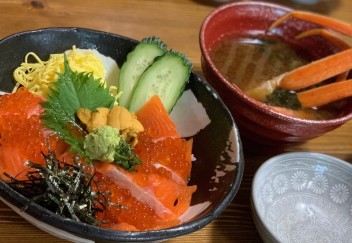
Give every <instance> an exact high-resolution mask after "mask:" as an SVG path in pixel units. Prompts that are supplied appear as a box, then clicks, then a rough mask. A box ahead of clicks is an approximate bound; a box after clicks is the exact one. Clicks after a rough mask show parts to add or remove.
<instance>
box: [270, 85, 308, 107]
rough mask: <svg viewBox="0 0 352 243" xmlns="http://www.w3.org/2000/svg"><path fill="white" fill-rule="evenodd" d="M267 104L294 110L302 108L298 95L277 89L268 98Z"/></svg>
mask: <svg viewBox="0 0 352 243" xmlns="http://www.w3.org/2000/svg"><path fill="white" fill-rule="evenodd" d="M267 103H268V104H269V105H272V106H280V107H285V108H290V109H293V110H296V109H299V108H301V102H299V100H298V98H297V95H296V93H294V92H290V91H288V90H284V89H275V90H274V91H273V92H272V93H271V94H270V95H268V96H267Z"/></svg>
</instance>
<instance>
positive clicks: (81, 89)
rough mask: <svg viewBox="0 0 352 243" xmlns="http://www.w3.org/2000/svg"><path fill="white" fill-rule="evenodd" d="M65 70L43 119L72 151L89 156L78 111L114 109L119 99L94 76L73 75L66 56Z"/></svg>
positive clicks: (84, 74)
mask: <svg viewBox="0 0 352 243" xmlns="http://www.w3.org/2000/svg"><path fill="white" fill-rule="evenodd" d="M64 67H65V71H64V73H59V74H58V75H59V79H58V81H57V82H55V83H54V87H53V88H51V89H50V94H49V96H48V99H47V100H46V101H45V102H43V103H42V104H41V105H42V107H43V108H44V110H45V111H44V114H43V115H42V116H41V120H42V121H43V122H44V125H45V126H46V127H47V128H49V129H51V130H53V131H54V132H56V133H57V134H58V135H59V136H60V137H61V138H62V139H64V140H65V141H66V142H67V143H68V144H69V145H71V151H72V152H78V153H79V154H80V155H81V156H84V157H85V152H84V149H83V136H80V135H79V134H80V133H84V131H83V129H82V128H81V127H80V124H79V122H78V121H77V120H76V117H75V113H76V111H77V110H78V109H79V108H86V109H90V110H95V109H96V108H98V107H106V108H110V107H111V106H112V105H113V104H114V102H115V98H114V97H112V96H111V95H110V94H109V90H108V89H107V88H105V87H104V85H103V84H101V83H100V81H99V79H94V77H93V74H92V73H78V72H73V71H72V70H71V68H70V66H69V64H68V62H67V58H66V55H65V57H64ZM77 134H78V135H77Z"/></svg>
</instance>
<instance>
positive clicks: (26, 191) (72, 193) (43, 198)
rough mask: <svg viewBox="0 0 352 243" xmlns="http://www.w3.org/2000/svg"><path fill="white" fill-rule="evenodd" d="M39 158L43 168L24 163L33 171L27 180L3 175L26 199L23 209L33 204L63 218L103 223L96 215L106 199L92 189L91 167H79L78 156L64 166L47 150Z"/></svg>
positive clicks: (104, 205)
mask: <svg viewBox="0 0 352 243" xmlns="http://www.w3.org/2000/svg"><path fill="white" fill-rule="evenodd" d="M42 156H43V157H44V160H45V165H40V164H36V163H33V162H30V161H27V162H26V164H27V165H28V166H29V167H30V168H32V169H34V170H30V171H29V172H28V174H27V178H28V179H24V180H17V179H16V178H14V177H12V176H10V175H8V174H6V173H4V174H5V176H7V177H9V178H10V181H9V182H8V185H9V186H10V187H11V188H13V189H14V190H16V191H17V192H19V193H21V194H22V195H23V196H25V197H27V198H29V199H30V202H29V203H28V204H27V205H26V206H25V207H24V208H23V210H24V211H25V210H26V209H27V208H28V206H29V205H30V203H31V202H35V203H37V204H39V205H41V206H43V207H45V208H47V209H49V210H50V211H52V212H54V213H56V214H59V215H61V216H63V217H66V218H71V219H73V220H76V221H81V222H84V223H88V224H93V225H99V224H100V223H103V222H99V221H98V220H97V219H96V215H97V213H98V212H103V211H104V210H105V207H106V205H108V204H109V200H108V199H107V197H106V195H107V194H108V193H109V192H100V191H97V190H96V188H98V185H97V183H96V181H95V180H94V176H95V170H94V168H93V166H92V165H91V164H88V165H83V164H82V163H80V162H79V158H78V157H75V158H74V159H73V164H68V163H65V162H64V161H60V160H58V159H57V157H56V154H55V153H54V152H52V151H50V150H49V152H48V154H44V153H42ZM93 185H94V186H95V190H93ZM109 205H111V204H109Z"/></svg>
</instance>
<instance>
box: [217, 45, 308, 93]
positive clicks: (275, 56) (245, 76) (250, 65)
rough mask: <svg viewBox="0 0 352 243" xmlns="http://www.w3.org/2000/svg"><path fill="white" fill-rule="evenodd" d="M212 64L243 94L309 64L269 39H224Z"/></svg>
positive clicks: (301, 57) (290, 48) (290, 49)
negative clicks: (261, 83) (262, 83)
mask: <svg viewBox="0 0 352 243" xmlns="http://www.w3.org/2000/svg"><path fill="white" fill-rule="evenodd" d="M213 61H214V63H215V65H216V67H217V68H218V69H219V71H220V72H221V73H222V74H223V75H224V76H225V77H226V78H227V79H228V80H229V81H230V82H232V83H233V84H235V85H237V86H238V87H239V88H240V89H241V90H243V91H246V90H248V89H252V88H253V87H255V86H257V85H258V83H260V82H262V81H265V80H269V79H272V78H274V77H276V76H278V75H280V74H282V73H285V72H288V71H291V70H294V69H296V68H298V67H300V66H303V65H305V64H307V63H308V62H309V61H308V60H307V58H305V57H303V56H302V55H298V54H297V52H296V51H295V50H293V48H292V47H291V46H289V45H288V44H286V43H283V42H281V41H278V40H275V39H269V38H255V39H252V38H223V39H222V40H221V41H219V43H218V44H217V45H216V46H215V51H214V56H213Z"/></svg>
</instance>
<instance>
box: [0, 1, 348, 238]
mask: <svg viewBox="0 0 352 243" xmlns="http://www.w3.org/2000/svg"><path fill="white" fill-rule="evenodd" d="M321 1H323V0H321ZM325 1H326V0H325ZM328 1H329V0H328ZM276 2H281V3H282V4H287V5H288V6H294V7H296V8H301V7H303V8H304V7H306V9H310V10H312V11H317V12H321V13H324V14H327V15H330V16H333V17H335V18H338V19H341V20H345V21H347V22H350V23H352V15H351V11H352V1H350V0H330V1H329V2H323V3H322V4H320V5H319V6H299V5H297V4H296V5H295V4H292V2H290V1H282V0H281V1H279V0H276ZM215 7H216V4H212V3H211V1H201V0H163V1H158V0H128V1H123V0H105V1H98V0H95V1H81V0H76V1H68V0H65V1H63V0H55V1H54V0H52V1H50V0H21V1H20V0H0V38H3V37H5V36H8V35H10V34H13V33H16V32H18V31H24V30H30V29H37V28H44V27H57V26H66V27H73V26H75V27H85V28H92V29H97V30H103V31H108V32H113V33H117V34H121V35H124V36H128V37H131V38H135V39H142V38H143V37H147V36H151V35H156V36H159V37H160V38H161V39H162V40H164V41H165V42H166V43H168V46H169V47H171V48H173V49H175V50H178V51H180V52H183V53H185V54H186V55H187V56H188V57H189V59H190V60H191V61H192V62H193V65H194V68H195V71H196V72H198V73H199V74H201V66H200V57H201V53H200V50H199V44H198V34H199V29H200V26H201V23H202V21H203V19H204V18H205V17H206V16H207V14H208V13H209V12H210V11H211V10H213V9H214V8H215ZM348 41H350V40H348ZM350 43H351V41H350ZM0 68H1V67H0ZM288 151H315V152H321V153H325V154H329V155H333V156H336V157H338V158H341V159H344V160H347V161H349V162H352V122H349V123H347V124H345V125H344V126H342V127H340V128H338V129H336V130H334V131H332V132H329V133H328V134H326V135H324V136H322V137H320V138H317V139H314V140H311V141H309V142H308V143H306V144H304V145H301V146H297V147H293V148H290V149H288ZM245 159H246V166H245V173H244V177H243V181H242V184H241V187H240V190H239V192H238V194H237V196H236V198H235V199H234V200H233V202H232V203H231V205H230V206H229V207H228V208H227V209H226V210H225V212H224V213H223V214H222V215H221V216H220V217H219V218H218V219H216V220H215V221H213V222H212V223H211V224H209V225H208V226H206V227H204V228H203V229H201V230H199V231H197V232H195V233H193V234H190V235H186V236H182V237H178V238H175V239H172V240H170V241H169V242H194V241H201V242H260V241H261V239H260V236H259V234H258V232H257V230H256V228H255V226H254V224H253V220H252V215H251V211H250V203H249V199H250V191H251V182H252V178H253V175H254V173H255V171H256V169H257V168H258V167H259V166H260V164H261V163H262V162H263V161H265V160H266V159H268V156H257V155H252V154H245ZM0 242H65V241H64V240H62V239H59V238H56V237H54V236H51V235H49V234H47V233H45V232H43V231H41V230H39V229H37V228H36V227H34V226H32V225H31V224H29V223H27V222H26V221H25V220H24V219H22V218H21V217H19V216H18V215H17V214H16V213H14V212H13V211H12V210H11V209H10V208H8V207H7V206H6V205H4V204H3V203H0Z"/></svg>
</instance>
